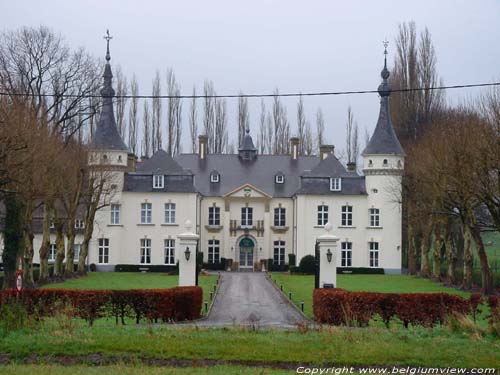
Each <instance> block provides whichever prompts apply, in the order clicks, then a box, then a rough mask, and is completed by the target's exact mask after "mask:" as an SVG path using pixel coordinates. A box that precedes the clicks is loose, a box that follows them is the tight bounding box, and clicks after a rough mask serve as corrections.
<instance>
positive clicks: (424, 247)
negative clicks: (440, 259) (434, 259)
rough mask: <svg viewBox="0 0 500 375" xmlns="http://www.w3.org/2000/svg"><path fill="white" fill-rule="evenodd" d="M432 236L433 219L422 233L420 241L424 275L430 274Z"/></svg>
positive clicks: (422, 272)
mask: <svg viewBox="0 0 500 375" xmlns="http://www.w3.org/2000/svg"><path fill="white" fill-rule="evenodd" d="M431 236H432V221H431V220H429V223H428V224H427V225H425V228H424V231H423V233H422V238H421V241H420V255H421V264H420V275H421V276H422V277H429V276H430V266H429V252H430V247H431V243H432V242H431Z"/></svg>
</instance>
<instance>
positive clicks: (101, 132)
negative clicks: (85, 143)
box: [90, 30, 127, 151]
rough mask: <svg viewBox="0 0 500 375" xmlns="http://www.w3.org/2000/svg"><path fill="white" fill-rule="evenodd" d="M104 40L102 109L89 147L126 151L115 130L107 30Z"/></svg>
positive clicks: (113, 92)
mask: <svg viewBox="0 0 500 375" xmlns="http://www.w3.org/2000/svg"><path fill="white" fill-rule="evenodd" d="M104 39H105V40H106V65H104V74H103V81H104V84H103V87H102V89H101V98H102V109H101V115H100V117H99V122H98V123H97V127H96V130H95V133H94V136H93V138H92V142H91V143H90V147H91V148H93V149H98V150H123V151H127V146H126V145H125V143H123V140H122V138H121V137H120V134H119V133H118V129H117V128H116V120H115V114H114V111H113V97H114V96H115V90H114V89H113V73H112V72H111V65H110V64H109V61H110V60H111V55H110V53H109V41H110V40H111V39H112V37H111V36H110V35H109V30H107V31H106V35H105V36H104Z"/></svg>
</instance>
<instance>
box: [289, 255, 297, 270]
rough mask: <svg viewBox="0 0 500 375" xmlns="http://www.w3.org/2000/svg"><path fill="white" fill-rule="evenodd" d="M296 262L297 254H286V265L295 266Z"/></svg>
mask: <svg viewBox="0 0 500 375" xmlns="http://www.w3.org/2000/svg"><path fill="white" fill-rule="evenodd" d="M296 262H297V256H296V255H295V254H288V265H289V266H290V267H291V266H296V265H297V264H296Z"/></svg>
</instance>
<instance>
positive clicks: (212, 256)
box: [208, 240, 220, 263]
mask: <svg viewBox="0 0 500 375" xmlns="http://www.w3.org/2000/svg"><path fill="white" fill-rule="evenodd" d="M219 256H220V247H219V240H208V263H220V258H219Z"/></svg>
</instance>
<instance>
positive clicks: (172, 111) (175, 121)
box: [167, 69, 182, 155]
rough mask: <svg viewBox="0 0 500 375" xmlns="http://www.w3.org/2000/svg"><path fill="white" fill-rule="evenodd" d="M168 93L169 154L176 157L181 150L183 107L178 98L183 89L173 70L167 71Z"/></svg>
mask: <svg viewBox="0 0 500 375" xmlns="http://www.w3.org/2000/svg"><path fill="white" fill-rule="evenodd" d="M167 91H168V95H169V99H168V117H167V152H168V154H169V155H174V154H176V153H177V152H178V151H179V148H180V134H181V115H182V106H181V100H180V98H178V96H179V95H180V91H181V89H180V86H179V84H178V83H177V80H176V78H175V74H174V71H173V70H172V69H169V70H168V71H167Z"/></svg>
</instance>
